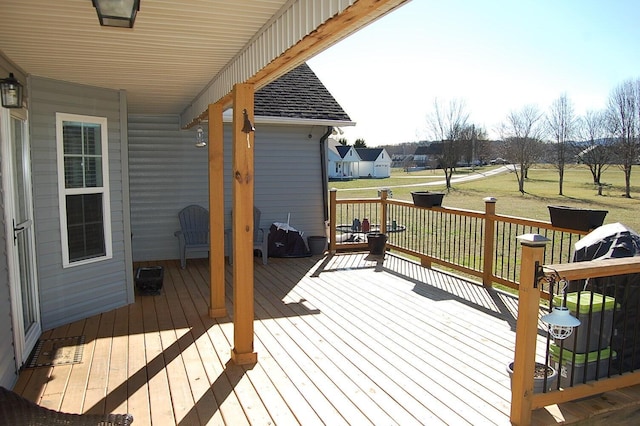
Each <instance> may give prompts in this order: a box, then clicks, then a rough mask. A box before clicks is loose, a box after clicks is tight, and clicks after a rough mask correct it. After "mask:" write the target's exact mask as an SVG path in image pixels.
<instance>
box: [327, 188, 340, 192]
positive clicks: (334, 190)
mask: <svg viewBox="0 0 640 426" xmlns="http://www.w3.org/2000/svg"><path fill="white" fill-rule="evenodd" d="M329 192H338V188H331V189H330V190H329Z"/></svg>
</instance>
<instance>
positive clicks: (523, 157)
mask: <svg viewBox="0 0 640 426" xmlns="http://www.w3.org/2000/svg"><path fill="white" fill-rule="evenodd" d="M427 126H428V130H429V131H430V133H431V137H432V140H435V141H442V152H441V154H440V155H439V158H438V160H439V163H440V167H442V168H443V169H444V171H445V178H446V183H447V188H448V189H449V188H451V176H452V174H453V172H454V170H455V168H456V166H457V165H458V164H459V163H460V162H461V160H467V159H470V160H471V161H473V160H474V159H477V158H481V157H482V156H483V152H482V151H483V150H485V149H486V148H487V146H488V144H487V143H486V135H487V134H486V132H485V131H484V130H483V129H482V128H480V127H479V126H476V125H475V124H473V123H471V122H470V121H469V112H468V111H467V108H466V105H465V103H464V101H462V100H459V99H454V100H451V101H450V102H449V103H448V104H445V103H442V102H440V101H439V100H438V99H435V100H434V104H433V111H432V112H431V113H430V114H429V115H428V116H427ZM498 132H499V135H500V138H501V143H502V146H501V148H500V155H501V156H502V157H504V158H505V159H506V160H508V161H509V163H511V164H513V165H514V171H515V174H516V178H517V181H518V190H519V191H520V192H522V193H524V192H525V189H524V185H525V179H526V178H527V173H528V171H529V169H530V168H531V166H532V165H534V164H536V163H538V162H540V161H545V162H549V163H552V164H554V165H555V166H556V168H557V170H558V185H559V189H558V192H559V194H560V195H563V183H564V172H565V168H566V167H567V166H568V165H569V164H573V163H575V162H576V161H579V162H581V163H584V164H586V165H587V166H588V167H589V169H590V170H591V174H592V176H593V183H594V184H595V185H597V186H598V187H599V188H601V180H600V179H601V177H602V172H603V171H604V170H606V169H607V168H608V167H609V166H610V165H612V164H615V165H618V166H619V167H620V169H621V170H622V171H623V172H624V175H625V196H626V197H628V198H629V197H631V169H632V166H633V165H634V164H636V163H637V162H638V160H639V159H640V79H637V80H628V81H625V82H623V83H622V84H620V85H619V86H617V87H616V88H614V89H613V90H612V91H611V93H610V95H609V99H608V103H607V106H606V107H605V108H604V109H603V110H600V111H588V112H587V113H586V114H585V115H584V116H578V115H577V114H576V113H575V111H574V107H573V103H572V102H571V100H570V99H569V97H568V96H567V95H566V94H562V95H561V96H560V97H559V98H557V99H556V100H555V101H554V102H553V103H552V104H551V106H550V107H549V109H548V111H547V112H546V113H545V112H542V111H541V110H539V109H538V107H536V106H534V105H526V106H524V107H523V108H522V109H520V110H517V111H511V112H510V113H509V114H508V115H507V117H506V119H505V121H504V122H503V123H501V124H500V126H499V128H498ZM467 162H470V161H467Z"/></svg>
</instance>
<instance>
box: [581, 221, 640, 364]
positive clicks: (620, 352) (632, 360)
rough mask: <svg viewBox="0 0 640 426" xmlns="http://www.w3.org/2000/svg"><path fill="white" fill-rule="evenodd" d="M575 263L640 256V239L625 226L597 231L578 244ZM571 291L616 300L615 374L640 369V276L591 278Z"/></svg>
mask: <svg viewBox="0 0 640 426" xmlns="http://www.w3.org/2000/svg"><path fill="white" fill-rule="evenodd" d="M574 247H575V252H574V255H573V258H574V261H576V262H579V261H587V260H597V259H599V260H604V259H613V258H621V257H632V256H639V255H640V236H639V235H638V234H637V233H636V232H635V231H634V230H633V229H631V228H628V227H627V226H625V225H623V224H621V223H611V224H607V225H603V226H600V227H599V228H597V229H595V230H593V231H592V232H590V233H589V234H588V235H586V236H585V237H584V238H582V239H581V240H580V241H578V242H577V243H576V244H575V246H574ZM569 287H570V288H572V290H571V291H577V290H582V289H583V288H585V289H591V290H593V291H595V292H597V293H601V294H605V295H607V296H611V297H614V298H615V299H616V308H615V311H614V321H613V328H614V334H613V338H612V340H611V349H612V350H613V351H614V352H616V354H617V359H616V360H615V361H614V362H613V363H612V370H611V371H612V373H613V372H615V373H622V372H626V371H635V370H638V369H640V328H639V327H638V326H637V323H638V321H639V320H640V275H638V274H625V275H615V276H612V277H598V278H590V279H589V280H588V281H587V282H585V281H584V280H581V281H579V282H572V283H570V285H569Z"/></svg>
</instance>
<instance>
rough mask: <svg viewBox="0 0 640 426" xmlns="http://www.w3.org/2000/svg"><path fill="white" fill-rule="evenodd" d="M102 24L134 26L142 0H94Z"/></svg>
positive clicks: (106, 25) (108, 25)
mask: <svg viewBox="0 0 640 426" xmlns="http://www.w3.org/2000/svg"><path fill="white" fill-rule="evenodd" d="M92 1H93V7H95V8H96V12H97V13H98V19H99V20H100V25H102V26H103V27H119V28H133V22H134V21H135V20H136V13H138V10H140V0H92Z"/></svg>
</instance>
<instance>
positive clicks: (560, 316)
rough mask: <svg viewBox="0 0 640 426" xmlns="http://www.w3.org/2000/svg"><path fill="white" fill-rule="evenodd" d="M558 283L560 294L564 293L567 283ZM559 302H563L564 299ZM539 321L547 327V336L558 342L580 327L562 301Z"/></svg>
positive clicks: (578, 321) (562, 281)
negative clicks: (560, 288) (560, 286)
mask: <svg viewBox="0 0 640 426" xmlns="http://www.w3.org/2000/svg"><path fill="white" fill-rule="evenodd" d="M560 283H561V284H563V287H562V293H564V291H565V290H566V288H567V282H566V281H564V280H561V281H560ZM561 300H564V297H563V298H562V299H561ZM540 320H541V321H543V322H546V323H547V324H548V325H549V334H551V336H552V337H554V338H556V339H558V340H564V339H566V338H567V337H569V336H571V333H573V329H574V328H576V327H577V326H579V325H580V320H579V319H578V318H576V317H574V316H573V315H571V313H570V312H569V309H568V308H567V307H565V306H564V301H563V302H562V303H561V304H560V306H556V307H554V308H553V310H552V311H551V312H550V313H548V314H547V315H544V316H543V317H542V318H540Z"/></svg>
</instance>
